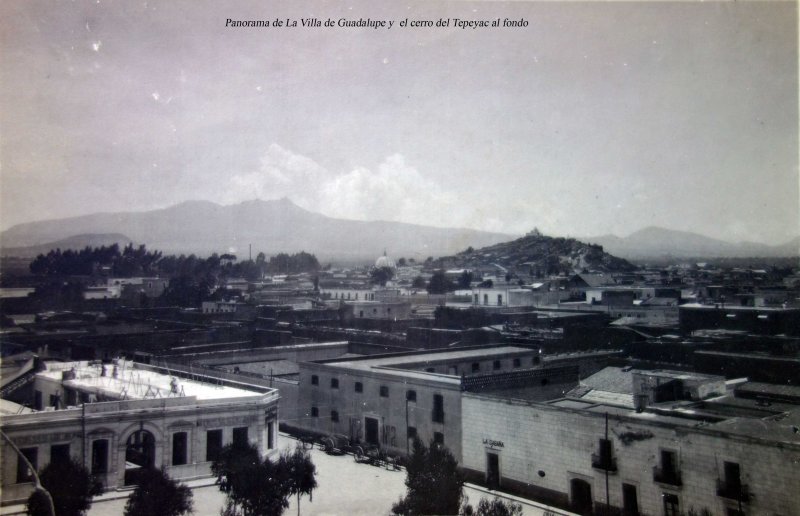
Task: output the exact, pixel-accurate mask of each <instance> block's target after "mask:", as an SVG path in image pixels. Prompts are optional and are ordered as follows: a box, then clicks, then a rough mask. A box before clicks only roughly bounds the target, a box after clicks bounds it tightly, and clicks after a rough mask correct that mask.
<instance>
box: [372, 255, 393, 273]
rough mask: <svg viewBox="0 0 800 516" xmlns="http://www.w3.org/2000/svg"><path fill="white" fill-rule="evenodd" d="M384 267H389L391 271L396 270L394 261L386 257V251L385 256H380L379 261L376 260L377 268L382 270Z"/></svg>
mask: <svg viewBox="0 0 800 516" xmlns="http://www.w3.org/2000/svg"><path fill="white" fill-rule="evenodd" d="M383 267H388V268H390V269H394V268H396V265H395V264H394V260H392V259H391V258H389V257H388V256H386V251H384V252H383V256H379V257H378V259H377V260H375V268H376V269H381V268H383Z"/></svg>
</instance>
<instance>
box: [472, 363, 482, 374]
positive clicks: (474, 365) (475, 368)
mask: <svg viewBox="0 0 800 516" xmlns="http://www.w3.org/2000/svg"><path fill="white" fill-rule="evenodd" d="M480 370H481V363H480V362H473V363H472V372H473V373H477V372H478V371H480Z"/></svg>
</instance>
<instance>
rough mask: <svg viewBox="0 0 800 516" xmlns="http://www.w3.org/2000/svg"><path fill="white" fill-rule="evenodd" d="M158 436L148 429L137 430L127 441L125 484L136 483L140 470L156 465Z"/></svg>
mask: <svg viewBox="0 0 800 516" xmlns="http://www.w3.org/2000/svg"><path fill="white" fill-rule="evenodd" d="M155 462H156V438H155V437H153V434H151V433H150V432H148V431H147V430H137V431H135V432H134V433H132V434H131V436H130V437H128V440H127V442H126V443H125V485H126V486H130V485H133V484H135V483H136V480H137V478H138V475H139V472H141V471H142V469H144V468H152V467H155Z"/></svg>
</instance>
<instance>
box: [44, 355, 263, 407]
mask: <svg viewBox="0 0 800 516" xmlns="http://www.w3.org/2000/svg"><path fill="white" fill-rule="evenodd" d="M45 366H46V369H45V371H42V372H40V373H38V374H37V376H40V377H45V378H49V379H51V380H55V381H60V382H62V384H63V385H64V386H66V387H70V388H73V389H76V390H79V391H82V392H87V393H90V394H95V395H102V396H104V397H107V398H112V399H119V400H125V399H129V400H136V399H153V398H180V397H190V396H193V397H196V398H197V399H198V400H213V399H225V398H244V397H250V396H261V395H262V393H260V392H258V391H255V390H252V391H251V390H246V389H243V388H238V387H231V386H227V385H220V384H212V383H207V382H200V381H195V380H189V379H185V378H178V377H176V376H172V375H168V374H161V373H158V372H155V371H151V370H148V369H144V368H142V367H140V366H139V364H136V363H135V362H130V361H125V360H119V361H118V362H117V364H116V365H113V364H100V363H90V362H47V363H45ZM72 371H74V378H72V376H73V375H72V373H71V372H72ZM64 373H67V374H66V376H65V375H64Z"/></svg>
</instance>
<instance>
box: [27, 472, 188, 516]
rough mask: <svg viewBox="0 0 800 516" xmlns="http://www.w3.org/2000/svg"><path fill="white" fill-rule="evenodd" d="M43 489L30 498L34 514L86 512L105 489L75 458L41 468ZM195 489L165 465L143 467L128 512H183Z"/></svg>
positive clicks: (136, 515) (172, 515)
mask: <svg viewBox="0 0 800 516" xmlns="http://www.w3.org/2000/svg"><path fill="white" fill-rule="evenodd" d="M39 479H40V482H41V486H42V487H43V488H44V489H45V490H46V491H47V493H49V495H50V496H49V497H48V495H47V494H46V493H45V491H43V490H38V489H37V490H35V491H34V492H33V493H32V494H31V496H30V497H29V498H28V503H27V512H28V514H30V515H31V516H51V515H52V513H51V505H50V504H51V501H52V509H54V510H55V514H56V516H83V515H85V514H86V511H88V510H89V509H90V508H91V507H92V498H94V497H95V496H97V495H99V494H100V493H102V492H103V486H102V484H101V483H100V482H99V481H98V480H97V479H96V478H95V477H93V476H92V475H91V473H89V470H88V469H86V467H84V466H83V464H81V463H79V462H77V461H75V460H74V459H69V460H62V461H54V462H50V463H49V464H47V465H46V466H45V467H44V468H43V469H42V470H41V471H40V472H39ZM193 505H194V504H193V501H192V491H191V490H190V489H189V488H188V487H187V486H186V485H184V484H179V483H178V482H176V481H175V480H173V479H171V478H170V477H169V476H168V475H167V474H166V472H165V471H164V470H163V469H154V468H149V469H147V470H145V471H143V472H142V473H141V474H140V475H139V477H138V481H137V485H136V489H134V491H133V492H132V493H131V496H130V498H128V501H127V503H126V504H125V512H124V515H125V516H153V515H159V516H180V515H182V514H189V513H191V512H192V510H193Z"/></svg>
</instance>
